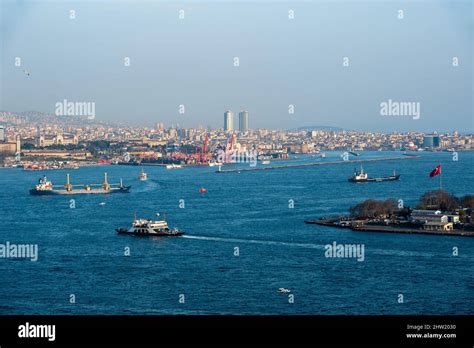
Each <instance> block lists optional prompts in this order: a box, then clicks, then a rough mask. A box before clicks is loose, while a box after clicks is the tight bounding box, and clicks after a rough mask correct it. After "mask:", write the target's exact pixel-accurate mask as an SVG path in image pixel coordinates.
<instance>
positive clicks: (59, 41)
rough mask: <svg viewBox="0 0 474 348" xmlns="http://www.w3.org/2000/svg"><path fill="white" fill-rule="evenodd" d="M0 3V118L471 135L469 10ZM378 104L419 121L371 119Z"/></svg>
mask: <svg viewBox="0 0 474 348" xmlns="http://www.w3.org/2000/svg"><path fill="white" fill-rule="evenodd" d="M0 1H1V3H2V16H1V31H0V34H1V41H2V42H1V43H2V46H1V59H2V61H1V68H2V69H1V100H0V110H8V111H27V110H35V111H43V112H51V113H54V111H55V104H56V103H57V102H58V101H62V100H64V99H67V100H68V101H74V102H75V101H87V102H94V103H95V107H96V119H97V120H103V121H116V122H124V123H127V124H130V125H154V124H155V123H156V122H158V121H162V122H164V123H165V125H167V126H168V125H170V124H172V123H174V124H176V123H179V124H180V125H181V126H185V127H188V126H198V125H203V126H207V125H210V126H212V127H222V126H223V113H224V111H225V110H227V109H230V110H232V111H234V114H235V116H236V117H235V120H234V124H238V120H237V114H238V111H239V110H240V109H242V108H245V109H247V110H248V111H249V115H250V127H251V128H259V127H266V128H278V129H287V128H294V127H298V126H310V125H328V126H339V127H343V128H346V129H356V130H381V131H393V130H398V131H408V130H421V131H433V130H438V131H451V130H454V129H457V130H460V131H473V88H472V84H473V73H472V71H473V63H472V61H473V26H474V24H473V22H474V20H473V17H474V16H473V4H472V1H471V0H466V1H449V2H448V1H414V0H410V1H304V2H295V1H291V2H282V1H278V2H270V1H246V2H234V1H225V2H222V1H221V2H217V1H215V2H203V1H187V2H180V4H176V3H175V2H171V1H170V2H163V1H160V2H159V1H122V2H117V1H103V0H102V1H81V2H75V1H41V2H40V1H11V0H0ZM181 9H182V10H184V19H179V10H181ZM290 9H292V10H294V13H295V18H294V19H293V20H290V19H289V18H288V11H289V10H290ZM400 9H401V10H403V11H404V13H403V14H404V18H403V19H399V18H398V16H399V12H398V11H399V10H400ZM70 10H75V14H76V18H75V19H70V17H69V16H70V13H69V11H70ZM15 57H20V58H21V59H22V66H21V67H17V66H15V64H14V63H15ZM125 57H130V66H128V67H127V66H124V58H125ZM234 57H238V58H239V60H240V66H239V67H235V66H234ZM344 57H348V58H349V66H348V67H344V66H343V59H344ZM453 57H458V59H459V66H458V67H453V65H452V60H453ZM22 69H26V70H28V71H29V72H30V74H31V75H30V76H27V75H26V74H25V73H24V72H23V71H22ZM389 99H391V100H393V101H404V102H418V103H420V111H421V113H420V118H419V119H417V120H414V119H413V117H407V116H382V115H381V114H380V103H381V102H384V101H388V100H389ZM180 104H183V105H184V106H185V113H184V114H179V112H178V107H179V105H180ZM289 104H293V105H294V107H295V113H294V114H289V113H288V105H289Z"/></svg>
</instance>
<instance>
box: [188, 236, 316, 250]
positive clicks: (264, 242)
mask: <svg viewBox="0 0 474 348" xmlns="http://www.w3.org/2000/svg"><path fill="white" fill-rule="evenodd" d="M181 238H188V239H197V240H206V241H214V242H227V243H248V244H262V245H279V246H290V247H299V248H308V249H324V245H319V244H310V243H291V242H278V241H271V240H257V239H235V238H220V237H206V236H190V235H186V234H185V235H184V236H181Z"/></svg>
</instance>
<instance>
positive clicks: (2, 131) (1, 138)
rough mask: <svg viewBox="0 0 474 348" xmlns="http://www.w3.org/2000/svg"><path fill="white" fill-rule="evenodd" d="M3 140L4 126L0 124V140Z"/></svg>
mask: <svg viewBox="0 0 474 348" xmlns="http://www.w3.org/2000/svg"><path fill="white" fill-rule="evenodd" d="M4 141H5V127H3V126H0V142H4Z"/></svg>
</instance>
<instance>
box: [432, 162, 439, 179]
mask: <svg viewBox="0 0 474 348" xmlns="http://www.w3.org/2000/svg"><path fill="white" fill-rule="evenodd" d="M440 174H441V165H439V164H438V165H437V166H436V168H435V169H433V170H432V171H431V173H430V178H432V177H434V176H436V175H440Z"/></svg>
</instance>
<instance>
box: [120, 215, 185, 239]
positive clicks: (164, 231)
mask: <svg viewBox="0 0 474 348" xmlns="http://www.w3.org/2000/svg"><path fill="white" fill-rule="evenodd" d="M157 215H158V214H157ZM115 231H117V233H119V234H131V235H135V236H155V237H178V236H182V235H183V234H184V232H183V231H180V230H178V229H176V228H173V229H170V228H169V227H168V223H167V222H166V220H164V219H163V220H158V221H153V220H148V219H137V218H136V217H135V218H134V219H133V223H132V226H131V227H130V228H123V227H121V228H116V229H115Z"/></svg>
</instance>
